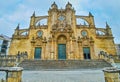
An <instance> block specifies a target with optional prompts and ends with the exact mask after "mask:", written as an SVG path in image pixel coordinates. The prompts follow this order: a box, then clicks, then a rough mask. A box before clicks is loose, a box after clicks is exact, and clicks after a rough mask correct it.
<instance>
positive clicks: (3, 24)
mask: <svg viewBox="0 0 120 82" xmlns="http://www.w3.org/2000/svg"><path fill="white" fill-rule="evenodd" d="M54 1H55V2H56V4H57V5H58V7H59V8H64V7H65V5H66V4H67V2H68V1H69V2H70V3H72V6H73V7H74V9H75V10H76V15H88V13H89V12H91V13H92V14H93V15H94V20H95V25H96V27H98V28H105V22H106V21H107V22H108V24H109V25H110V27H111V29H112V33H113V36H114V37H115V38H114V41H115V43H120V0H3V1H1V2H0V34H5V35H7V36H9V37H11V36H12V34H13V33H14V29H15V28H16V26H17V25H18V23H20V28H21V29H22V28H28V27H29V22H30V17H31V15H32V14H33V12H34V11H35V12H36V15H38V16H39V15H47V12H48V10H49V8H50V6H51V4H52V3H53V2H54Z"/></svg>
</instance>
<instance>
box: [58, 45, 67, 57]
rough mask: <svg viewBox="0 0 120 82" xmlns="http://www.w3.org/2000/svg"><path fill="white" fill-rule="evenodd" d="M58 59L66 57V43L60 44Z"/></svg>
mask: <svg viewBox="0 0 120 82" xmlns="http://www.w3.org/2000/svg"><path fill="white" fill-rule="evenodd" d="M58 59H66V44H58Z"/></svg>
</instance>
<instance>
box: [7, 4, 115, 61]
mask: <svg viewBox="0 0 120 82" xmlns="http://www.w3.org/2000/svg"><path fill="white" fill-rule="evenodd" d="M83 21H84V22H83ZM41 22H42V23H44V22H46V23H45V24H41ZM113 39H114V37H113V35H112V31H111V28H110V26H109V25H108V24H107V23H106V28H97V27H96V26H95V23H94V16H93V15H92V14H91V13H89V15H88V16H81V15H75V10H74V8H72V4H70V3H69V2H68V3H67V4H66V6H65V9H59V8H58V6H57V5H56V3H55V2H54V3H53V4H52V5H51V8H50V9H49V11H48V16H36V15H35V12H34V13H33V15H32V16H31V20H30V26H29V28H28V29H20V28H19V25H18V26H17V28H16V29H15V32H14V34H13V36H12V41H11V45H10V49H9V54H10V55H16V54H17V53H18V51H20V52H25V51H27V53H28V58H29V59H43V60H49V59H51V60H57V59H74V60H79V59H98V58H99V56H98V54H99V53H100V51H104V52H107V53H108V54H112V55H116V49H115V44H114V40H113Z"/></svg>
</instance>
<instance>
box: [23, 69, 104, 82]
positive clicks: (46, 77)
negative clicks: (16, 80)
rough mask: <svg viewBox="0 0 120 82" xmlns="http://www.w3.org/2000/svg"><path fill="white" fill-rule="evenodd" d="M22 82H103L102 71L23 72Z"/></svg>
mask: <svg viewBox="0 0 120 82" xmlns="http://www.w3.org/2000/svg"><path fill="white" fill-rule="evenodd" d="M22 77H23V79H22V80H23V82H105V81H104V73H103V72H102V70H74V71H24V72H23V76H22Z"/></svg>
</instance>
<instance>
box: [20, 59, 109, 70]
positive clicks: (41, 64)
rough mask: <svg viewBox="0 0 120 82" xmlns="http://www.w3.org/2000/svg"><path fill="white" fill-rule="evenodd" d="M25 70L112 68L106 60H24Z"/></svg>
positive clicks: (21, 65) (22, 64)
mask: <svg viewBox="0 0 120 82" xmlns="http://www.w3.org/2000/svg"><path fill="white" fill-rule="evenodd" d="M19 66H20V67H23V68H24V70H76V69H77V70H79V69H101V68H104V67H111V65H110V64H109V63H107V62H106V61H105V60H24V61H23V62H21V63H20V64H19Z"/></svg>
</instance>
